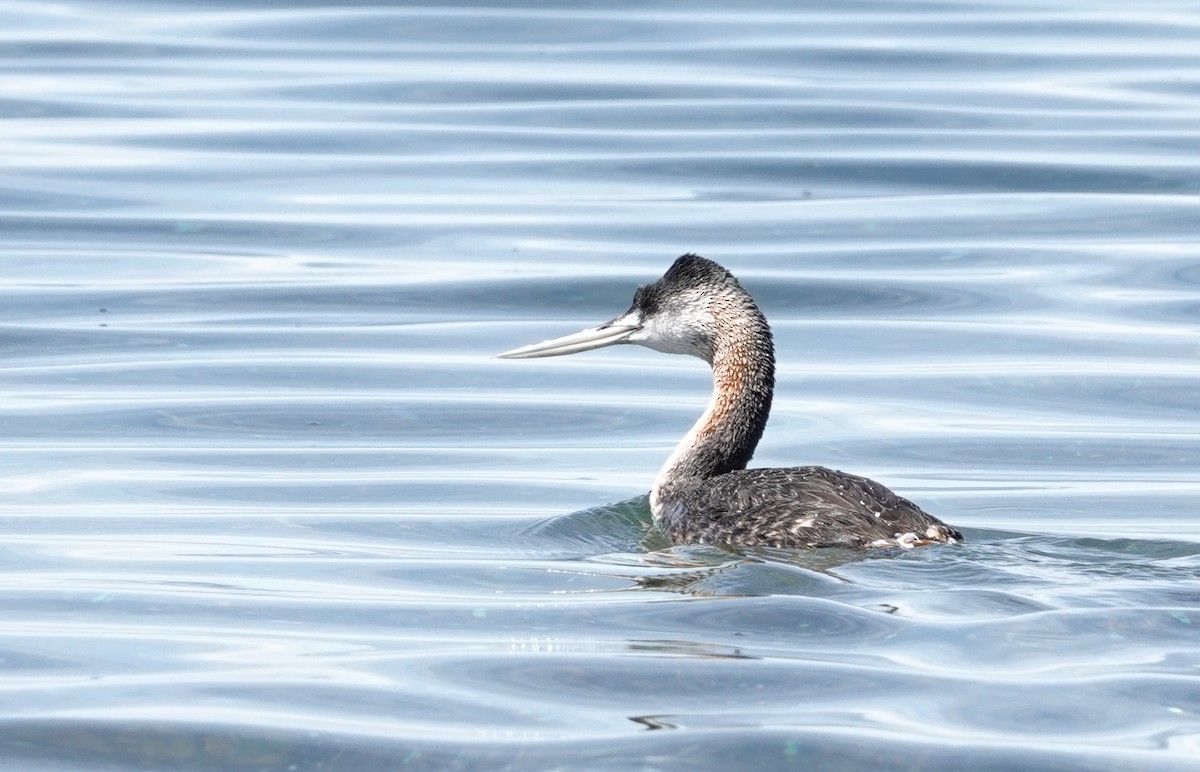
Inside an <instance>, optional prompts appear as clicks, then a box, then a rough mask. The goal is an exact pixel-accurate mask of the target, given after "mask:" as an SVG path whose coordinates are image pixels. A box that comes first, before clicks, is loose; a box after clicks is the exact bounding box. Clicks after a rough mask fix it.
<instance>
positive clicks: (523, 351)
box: [497, 324, 639, 359]
mask: <svg viewBox="0 0 1200 772" xmlns="http://www.w3.org/2000/svg"><path fill="white" fill-rule="evenodd" d="M638 329H639V327H638V326H637V325H628V324H614V325H604V326H601V327H592V328H591V329H588V330H582V331H580V332H576V333H572V334H570V335H564V336H562V337H561V338H555V339H553V340H545V341H542V342H541V343H534V344H532V345H529V346H521V347H520V348H514V349H513V350H512V351H505V352H504V353H503V354H497V356H498V357H500V358H501V359H535V358H537V357H557V356H562V355H563V354H575V353H578V352H580V351H591V350H592V349H594V348H604V347H605V346H612V345H614V344H616V343H624V342H625V340H626V339H627V338H628V337H629V336H630V335H632V334H633V333H635V332H637V331H638Z"/></svg>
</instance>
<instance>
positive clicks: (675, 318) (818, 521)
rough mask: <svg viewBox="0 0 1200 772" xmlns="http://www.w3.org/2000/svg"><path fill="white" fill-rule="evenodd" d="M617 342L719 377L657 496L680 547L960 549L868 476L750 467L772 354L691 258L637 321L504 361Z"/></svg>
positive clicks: (727, 288)
mask: <svg viewBox="0 0 1200 772" xmlns="http://www.w3.org/2000/svg"><path fill="white" fill-rule="evenodd" d="M618 343H634V344H639V345H643V346H646V347H648V348H652V349H655V350H657V351H663V352H666V353H673V354H689V355H692V356H696V357H699V358H701V359H703V360H705V361H706V362H708V363H709V365H710V366H711V367H712V371H713V393H712V398H711V399H710V401H709V404H708V407H707V408H706V409H705V411H704V413H703V415H701V417H700V419H699V420H698V421H697V422H696V424H695V425H694V426H693V427H692V429H691V431H689V432H688V433H687V435H685V436H684V438H683V440H682V441H681V442H680V443H679V445H678V446H677V447H676V449H675V452H674V453H672V454H671V457H670V458H668V459H667V462H666V463H665V464H664V465H663V467H662V469H661V471H660V472H659V474H658V477H657V478H656V479H655V482H654V486H653V488H652V489H651V491H650V510H651V513H652V514H653V517H654V521H655V523H656V524H657V525H658V527H659V528H660V529H661V530H663V531H664V532H665V533H666V534H667V536H668V537H669V538H670V539H671V540H672V541H673V542H675V543H678V544H691V543H700V544H731V545H738V546H770V547H783V548H796V549H811V548H817V547H854V548H876V547H897V546H898V547H906V548H907V547H913V546H917V545H921V544H928V543H931V542H957V541H961V540H962V534H961V533H959V532H958V531H957V530H955V529H954V528H951V527H950V526H948V525H946V524H945V523H943V522H942V521H940V520H938V519H937V518H936V517H934V516H933V515H930V514H928V513H926V512H924V511H923V510H921V508H920V507H918V506H917V505H916V504H913V503H912V502H911V501H909V500H907V499H905V498H902V497H900V496H897V495H896V494H895V493H893V492H892V491H890V490H888V489H887V488H886V487H884V486H883V485H881V484H879V483H877V482H874V481H873V480H869V479H867V478H865V477H859V476H857V475H852V474H846V473H844V472H839V471H836V470H832V469H827V468H825V467H820V466H801V467H789V468H773V469H764V468H760V469H747V468H746V465H747V464H748V463H749V461H750V458H751V456H752V455H753V454H754V450H755V448H756V447H757V445H758V442H759V440H760V439H761V438H762V434H763V430H764V429H765V428H766V424H767V418H768V416H769V414H770V410H771V399H772V395H773V393H774V387H775V353H774V346H773V342H772V338H771V330H770V327H769V325H768V324H767V321H766V318H765V317H764V316H763V314H762V312H761V311H760V310H759V308H758V306H757V305H756V304H755V303H754V300H753V299H752V298H751V296H750V294H749V293H748V292H746V290H745V289H743V288H742V286H741V284H740V283H738V281H737V279H735V278H734V277H733V275H732V274H731V273H729V271H727V270H725V269H724V268H722V267H721V266H720V265H718V264H717V263H714V262H713V261H711V260H707V259H705V258H702V257H699V256H697V255H691V254H689V255H684V256H682V257H680V258H679V259H678V260H676V261H675V263H674V264H673V265H672V266H671V268H670V269H669V270H668V271H667V272H666V274H664V275H663V277H662V278H661V279H659V280H658V281H656V282H653V283H651V284H647V285H645V286H642V287H640V288H638V290H637V292H636V293H635V294H634V300H633V304H632V305H631V306H630V308H629V310H628V311H626V312H625V313H624V314H622V315H621V316H618V317H616V318H615V319H613V320H612V321H610V322H607V323H606V324H603V325H600V326H599V327H595V328H592V329H589V330H584V331H582V332H579V333H575V334H573V335H567V336H565V337H562V338H556V339H554V340H550V341H546V342H544V343H538V344H534V345H531V346H524V347H522V348H519V349H514V350H513V351H508V352H505V353H504V354H501V355H500V356H501V357H504V358H509V359H525V358H533V357H545V356H559V355H562V354H570V353H576V352H578V351H586V350H589V349H592V348H600V347H603V346H610V345H614V344H618Z"/></svg>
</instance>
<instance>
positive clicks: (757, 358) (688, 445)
mask: <svg viewBox="0 0 1200 772" xmlns="http://www.w3.org/2000/svg"><path fill="white" fill-rule="evenodd" d="M751 311H752V313H748V314H746V315H745V317H744V318H742V319H740V320H739V321H738V322H736V323H734V324H728V325H725V329H720V326H721V322H720V320H718V325H719V329H718V334H717V335H716V336H715V345H714V347H713V352H712V360H711V364H712V372H713V392H712V397H711V398H710V399H709V402H708V407H707V409H705V411H704V414H703V415H701V416H700V419H699V420H698V421H696V424H695V426H693V427H692V429H691V431H689V432H688V433H687V436H685V437H684V438H683V440H682V441H681V442H680V443H679V445H678V447H676V448H675V452H674V453H673V454H672V455H671V457H670V458H669V459H667V462H666V464H664V465H663V468H662V470H661V471H660V472H659V474H658V479H657V480H656V481H655V483H654V490H653V491H652V493H651V503H652V505H654V506H655V508H657V503H658V502H659V501H660V500H661V499H662V497H663V495H665V494H667V493H669V491H670V489H672V488H674V487H677V486H686V485H688V484H690V483H695V482H699V481H702V480H706V479H709V478H711V477H715V476H717V475H720V474H725V473H726V472H732V471H734V470H735V469H745V468H746V464H747V463H749V461H750V458H751V456H753V455H754V449H755V447H756V446H757V445H758V441H759V440H760V439H761V438H762V434H763V429H764V428H766V425H767V416H768V415H769V413H770V411H771V396H772V394H773V392H774V388H775V351H774V347H773V346H772V343H771V331H770V328H769V327H767V323H766V320H765V319H764V318H763V317H762V314H761V313H760V312H759V311H758V309H757V308H753V307H752V308H751Z"/></svg>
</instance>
